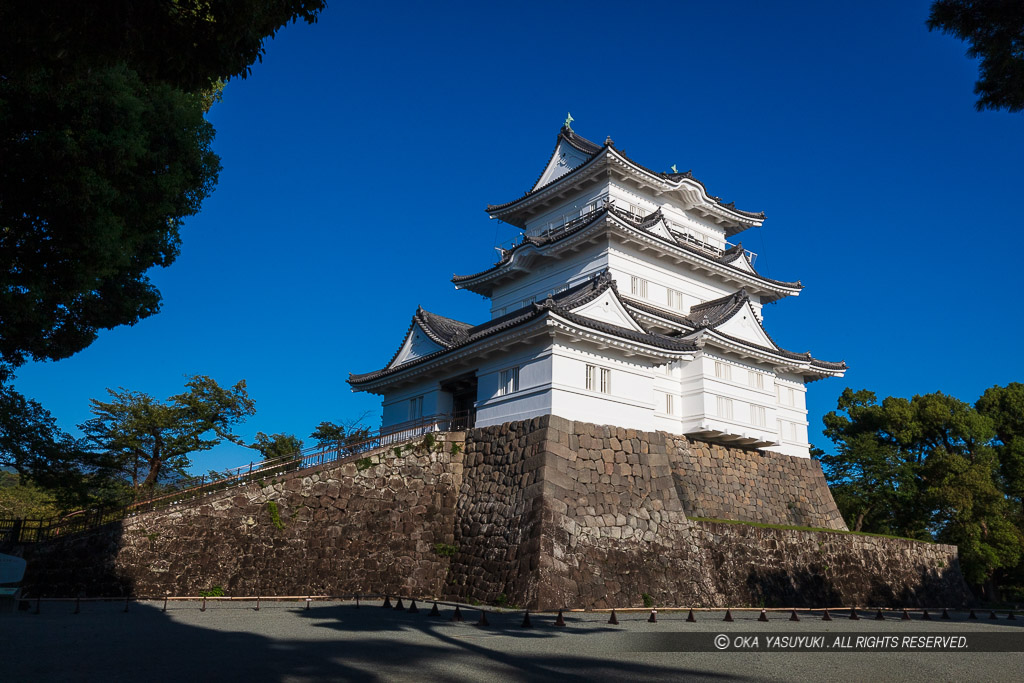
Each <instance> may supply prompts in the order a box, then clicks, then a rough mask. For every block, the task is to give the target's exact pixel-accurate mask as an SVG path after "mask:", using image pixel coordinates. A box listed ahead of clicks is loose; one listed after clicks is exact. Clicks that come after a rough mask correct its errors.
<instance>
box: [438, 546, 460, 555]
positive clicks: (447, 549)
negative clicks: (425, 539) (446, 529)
mask: <svg viewBox="0 0 1024 683" xmlns="http://www.w3.org/2000/svg"><path fill="white" fill-rule="evenodd" d="M457 552H459V546H457V545H452V544H450V543H435V544H434V554H435V555H437V556H438V557H454V556H455V553H457Z"/></svg>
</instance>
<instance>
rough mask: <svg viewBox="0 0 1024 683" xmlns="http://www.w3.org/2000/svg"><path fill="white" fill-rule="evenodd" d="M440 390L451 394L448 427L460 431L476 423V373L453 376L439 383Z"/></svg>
mask: <svg viewBox="0 0 1024 683" xmlns="http://www.w3.org/2000/svg"><path fill="white" fill-rule="evenodd" d="M441 391H444V392H447V393H449V394H451V396H452V419H451V424H450V427H449V428H450V429H451V430H452V431H462V430H464V429H470V428H471V427H473V425H474V424H476V373H475V372H470V373H466V374H465V375H459V376H458V377H453V378H452V379H450V380H447V381H445V382H442V383H441Z"/></svg>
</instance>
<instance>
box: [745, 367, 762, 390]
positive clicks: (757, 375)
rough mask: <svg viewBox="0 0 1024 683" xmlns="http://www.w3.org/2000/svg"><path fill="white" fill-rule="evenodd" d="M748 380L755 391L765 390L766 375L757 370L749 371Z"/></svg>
mask: <svg viewBox="0 0 1024 683" xmlns="http://www.w3.org/2000/svg"><path fill="white" fill-rule="evenodd" d="M747 379H749V380H750V386H751V387H753V388H754V389H764V373H763V372H758V371H757V370H747Z"/></svg>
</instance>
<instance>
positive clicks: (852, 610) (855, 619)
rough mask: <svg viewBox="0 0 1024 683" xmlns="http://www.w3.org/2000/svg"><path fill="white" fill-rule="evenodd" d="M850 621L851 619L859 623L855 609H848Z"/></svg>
mask: <svg viewBox="0 0 1024 683" xmlns="http://www.w3.org/2000/svg"><path fill="white" fill-rule="evenodd" d="M850 619H852V620H853V621H860V615H859V614H857V608H856V607H852V608H850Z"/></svg>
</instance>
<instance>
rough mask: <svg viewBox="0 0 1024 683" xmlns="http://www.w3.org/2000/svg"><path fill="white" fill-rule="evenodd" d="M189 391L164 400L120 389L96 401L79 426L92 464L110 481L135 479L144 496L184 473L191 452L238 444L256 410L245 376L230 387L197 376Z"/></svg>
mask: <svg viewBox="0 0 1024 683" xmlns="http://www.w3.org/2000/svg"><path fill="white" fill-rule="evenodd" d="M185 387H186V388H187V391H186V392H184V393H181V394H177V395H175V396H171V397H170V398H169V399H168V400H167V401H165V402H161V401H157V400H156V399H154V398H153V397H152V396H149V395H147V394H144V393H141V392H138V391H129V390H127V389H124V388H121V389H118V390H116V391H115V390H112V389H108V390H107V393H109V394H110V396H111V397H112V399H113V400H111V401H99V400H96V399H93V400H92V412H93V414H94V415H95V417H93V418H92V419H91V420H89V421H88V422H86V423H85V424H83V425H80V428H81V429H82V431H83V432H84V433H85V434H86V439H87V441H88V442H89V444H90V445H91V447H92V452H93V458H92V459H91V465H92V467H93V468H94V469H95V471H96V472H98V473H100V474H101V475H103V476H105V477H106V478H108V479H123V480H125V481H128V482H130V484H131V486H132V489H133V491H134V492H135V494H136V495H139V494H140V493H142V492H143V491H146V490H152V489H153V487H155V486H156V485H157V484H158V483H159V482H162V481H167V480H173V479H174V478H175V477H184V476H187V475H186V470H187V469H188V468H189V467H190V466H191V465H192V460H191V459H190V457H189V456H190V455H192V454H193V453H197V452H201V451H207V450H210V449H211V448H213V447H214V446H216V445H217V444H218V443H220V442H221V441H223V440H225V439H226V440H229V441H232V442H235V443H239V438H238V437H237V436H236V435H234V434H233V433H232V432H231V430H232V428H233V427H234V426H235V425H237V424H239V423H241V422H243V421H244V420H245V419H246V418H247V417H248V416H250V415H252V414H253V413H255V408H254V405H253V402H252V400H251V399H250V398H249V395H248V393H247V392H246V389H245V380H242V381H240V382H238V383H237V384H235V385H234V386H233V387H231V388H229V389H226V388H223V387H221V386H220V385H219V384H217V382H215V381H214V380H213V379H211V378H209V377H205V376H202V375H196V376H193V377H190V378H189V380H188V382H186V384H185Z"/></svg>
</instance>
